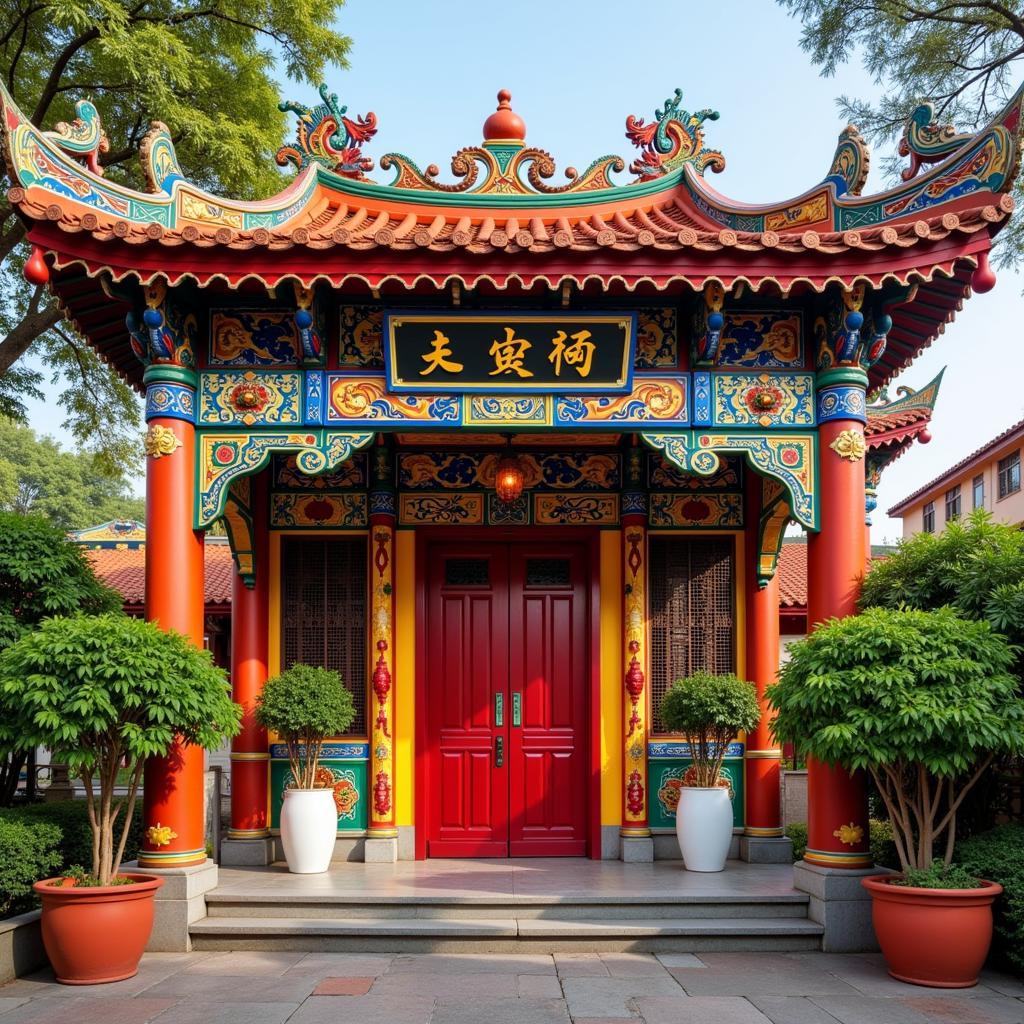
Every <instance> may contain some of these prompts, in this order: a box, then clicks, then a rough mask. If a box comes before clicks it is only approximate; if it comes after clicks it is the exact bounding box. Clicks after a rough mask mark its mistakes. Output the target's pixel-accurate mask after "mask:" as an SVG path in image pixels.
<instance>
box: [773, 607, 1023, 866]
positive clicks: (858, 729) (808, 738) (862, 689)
mask: <svg viewBox="0 0 1024 1024" xmlns="http://www.w3.org/2000/svg"><path fill="white" fill-rule="evenodd" d="M789 653H790V660H789V661H788V662H787V663H786V664H785V665H784V666H783V667H782V669H781V671H780V673H779V682H778V683H776V684H775V685H774V686H771V687H769V688H768V699H769V701H770V702H771V704H772V706H773V707H774V708H775V709H776V711H777V716H776V718H775V720H774V723H773V725H772V731H773V733H774V734H775V736H776V737H777V738H778V739H780V740H782V741H784V742H790V743H793V744H794V745H795V746H796V748H797V751H798V753H800V754H803V755H805V756H807V757H814V758H817V759H818V760H819V761H823V762H825V763H827V764H841V765H842V766H843V767H845V768H848V769H850V770H851V771H853V770H856V769H865V770H867V771H868V772H869V773H870V775H871V777H872V779H873V780H874V783H875V785H876V787H877V788H878V792H879V793H880V794H881V797H882V799H883V801H884V803H885V807H886V810H887V811H888V813H889V819H890V821H891V822H892V825H893V840H894V842H895V844H896V850H897V853H898V855H899V858H900V864H901V865H902V867H903V869H904V870H905V871H909V870H910V869H913V868H929V867H930V866H931V865H932V862H933V860H934V851H935V846H936V844H938V843H939V842H940V840H941V839H942V838H943V837H945V853H944V857H943V859H944V862H945V864H946V865H947V866H948V865H949V863H950V861H951V859H952V856H953V845H954V842H955V841H956V824H957V812H958V810H959V808H960V806H961V804H962V803H963V801H964V799H965V797H966V796H967V794H968V793H969V792H970V790H971V788H972V787H973V786H974V785H975V783H976V782H977V781H978V779H979V778H980V777H981V775H982V773H983V772H984V770H985V769H986V768H987V767H988V765H989V764H991V762H992V760H993V758H994V757H995V756H997V755H999V754H1002V753H1020V752H1021V751H1022V750H1024V700H1022V699H1021V698H1020V697H1019V696H1018V694H1017V680H1016V678H1015V676H1014V675H1013V674H1012V673H1011V671H1010V670H1011V669H1012V667H1013V662H1014V652H1013V651H1012V649H1011V648H1010V646H1009V644H1007V642H1006V640H1005V639H1004V638H1003V637H1002V636H1000V635H999V634H998V633H996V632H995V631H994V630H993V629H992V627H991V626H989V624H988V623H987V622H971V621H969V620H966V619H964V618H962V617H961V616H959V615H958V614H957V613H956V612H955V611H953V609H951V608H942V609H939V610H938V611H916V610H903V611H892V610H890V609H887V608H869V609H867V610H866V611H863V612H861V613H860V614H859V615H853V616H850V617H849V618H845V619H831V620H830V621H828V622H826V623H824V624H823V625H820V626H818V628H817V629H816V630H815V631H814V632H813V633H811V634H810V636H808V637H807V638H806V639H805V640H802V641H800V642H799V643H796V644H793V645H792V646H791V647H790V649H789Z"/></svg>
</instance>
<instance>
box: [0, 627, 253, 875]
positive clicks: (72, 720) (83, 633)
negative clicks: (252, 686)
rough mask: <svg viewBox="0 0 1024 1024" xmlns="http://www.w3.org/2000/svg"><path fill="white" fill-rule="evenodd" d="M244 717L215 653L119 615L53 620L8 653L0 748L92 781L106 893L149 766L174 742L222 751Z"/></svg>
mask: <svg viewBox="0 0 1024 1024" xmlns="http://www.w3.org/2000/svg"><path fill="white" fill-rule="evenodd" d="M240 719H241V709H240V708H239V706H238V705H237V704H235V703H234V702H233V701H232V700H231V698H230V696H229V694H228V683H227V676H226V674H225V673H224V671H223V670H222V669H219V668H217V667H216V666H215V665H214V664H213V659H212V658H211V657H210V653H209V651H201V650H199V649H198V648H196V647H195V646H193V645H192V643H191V642H190V641H189V640H188V639H187V638H185V637H183V636H181V635H180V634H177V633H165V632H164V631H163V630H161V629H160V628H159V627H158V626H156V625H155V624H154V623H152V622H143V621H142V620H141V619H133V618H129V617H128V616H127V615H122V614H121V613H119V612H117V613H108V614H105V615H76V616H72V617H70V618H53V619H47V620H46V621H45V622H43V623H42V625H40V626H39V627H38V628H37V629H36V630H34V631H33V632H31V633H28V634H26V635H25V636H23V637H22V638H21V639H20V640H18V641H17V642H16V643H14V644H12V645H11V646H10V647H8V648H6V650H4V651H2V652H0V743H2V742H7V743H11V742H14V741H18V742H27V743H28V744H30V745H32V746H37V745H42V746H48V747H50V748H51V749H52V750H54V751H56V752H57V754H58V755H59V756H60V757H61V758H62V760H64V761H65V762H66V763H67V765H68V767H69V768H70V769H71V771H72V772H73V773H75V774H76V775H78V776H79V777H80V778H81V779H82V781H83V782H84V783H85V792H86V801H87V804H88V808H89V824H90V825H91V828H92V876H93V878H95V879H96V880H97V881H98V882H99V883H100V884H101V885H107V884H109V883H110V882H111V880H112V879H115V878H116V877H117V873H118V871H119V869H120V867H121V859H122V856H123V854H124V849H125V844H126V843H127V841H128V836H129V834H130V832H131V819H132V813H133V811H134V809H135V799H136V795H137V793H138V788H139V781H140V779H141V778H142V768H143V764H144V763H145V760H146V758H148V757H162V756H166V754H167V753H168V752H169V751H170V749H171V747H172V746H173V744H174V742H175V739H176V738H181V739H183V740H184V741H185V742H186V743H192V744H196V745H198V746H201V747H204V748H206V749H207V750H214V749H216V748H217V747H219V746H220V745H221V743H222V742H223V741H224V740H225V739H226V738H230V737H231V736H234V735H236V734H237V733H238V730H239V728H240ZM122 765H124V766H125V767H126V768H127V770H128V772H129V776H130V782H129V784H128V792H127V794H125V795H124V796H121V797H119V798H118V797H115V795H114V787H115V785H116V783H117V775H118V770H119V769H120V768H121V767H122ZM97 787H98V791H97ZM118 819H120V826H118Z"/></svg>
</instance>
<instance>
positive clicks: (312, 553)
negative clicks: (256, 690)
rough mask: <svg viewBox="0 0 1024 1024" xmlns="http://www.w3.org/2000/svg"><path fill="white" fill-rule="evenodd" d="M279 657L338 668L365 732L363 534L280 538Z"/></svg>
mask: <svg viewBox="0 0 1024 1024" xmlns="http://www.w3.org/2000/svg"><path fill="white" fill-rule="evenodd" d="M281 576H282V580H281V605H282V607H281V655H282V657H281V660H282V662H283V665H282V667H283V668H290V667H291V666H292V665H294V664H296V663H300V662H301V663H302V664H303V665H314V666H323V667H324V668H329V669H331V670H333V671H335V672H339V673H340V674H341V678H342V682H344V684H345V687H346V689H348V690H349V691H351V693H352V702H353V704H355V707H356V717H355V719H354V720H353V722H352V726H351V729H350V732H351V734H352V735H354V736H357V735H365V734H366V658H367V655H366V538H365V537H364V536H351V537H331V538H329V539H320V538H315V539H314V538H307V537H285V538H283V539H282V541H281Z"/></svg>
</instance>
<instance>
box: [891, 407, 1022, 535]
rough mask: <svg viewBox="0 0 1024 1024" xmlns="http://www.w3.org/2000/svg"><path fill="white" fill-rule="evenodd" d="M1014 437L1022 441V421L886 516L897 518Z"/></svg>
mask: <svg viewBox="0 0 1024 1024" xmlns="http://www.w3.org/2000/svg"><path fill="white" fill-rule="evenodd" d="M1015 435H1019V436H1020V437H1021V438H1022V439H1024V420H1018V421H1017V422H1016V423H1014V424H1013V426H1012V427H1007V428H1006V430H1004V431H1003V432H1002V433H1001V434H997V435H996V436H995V437H993V438H992V440H991V441H986V442H985V444H983V445H982V446H981V447H980V448H978V449H976V450H975V451H973V452H971V454H970V455H968V456H966V457H965V458H963V459H961V460H960V461H959V462H957V463H954V464H953V465H952V466H950V467H949V469H947V470H944V471H943V472H942V473H940V474H939V475H938V476H937V477H935V478H934V479H932V480H929V481H928V483H926V484H925V485H924V486H923V487H918V489H917V490H916V491H914V492H913V493H912V494H908V495H907V497H905V498H904V499H903V500H902V501H898V502H897V503H896V504H895V505H893V506H892V508H890V509H889V513H888V514H889V515H890V516H896V517H899V516H900V515H902V513H903V512H905V511H906V509H907V506H908V505H910V504H911V503H912V502H914V501H916V500H917V499H918V498H920V497H922V496H923V495H925V494H927V493H928V492H929V491H930V490H932V489H933V488H935V487H938V486H939V485H940V484H942V483H943V482H945V481H946V480H948V479H950V478H951V477H954V476H956V475H958V474H959V473H962V472H963V471H964V470H965V469H967V468H968V467H969V466H970V465H971V464H972V463H976V462H979V461H980V460H981V459H983V458H984V457H985V456H987V455H990V454H991V453H992V452H993V451H995V449H997V448H998V447H999V446H1000V445H1003V444H1005V443H1006V442H1007V441H1011V440H1012V439H1013V438H1014V436H1015Z"/></svg>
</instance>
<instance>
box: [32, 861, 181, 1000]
mask: <svg viewBox="0 0 1024 1024" xmlns="http://www.w3.org/2000/svg"><path fill="white" fill-rule="evenodd" d="M121 877H122V878H130V879H132V884H131V885H99V886H95V887H89V886H81V887H79V886H76V885H73V884H68V882H67V880H66V879H62V878H48V879H46V880H45V881H42V882H36V884H35V885H34V886H32V888H33V889H35V891H36V892H37V893H38V894H39V897H40V898H41V899H42V901H43V919H42V930H43V945H44V946H45V947H46V955H47V956H48V957H49V958H50V963H51V964H52V965H53V970H54V973H55V974H56V975H57V980H58V981H59V982H61V983H62V984H64V985H101V984H103V983H104V982H107V981H123V980H124V979H125V978H130V977H132V976H133V975H134V974H135V973H136V972H137V971H138V969H139V960H140V959H141V958H142V953H143V951H144V950H145V948H146V943H147V942H148V941H149V935H150V932H152V931H153V897H154V896H155V895H156V891H157V889H159V888H160V886H161V885H163V884H164V880H163V879H162V878H157V877H156V876H155V875H139V874H124V875H122V876H121Z"/></svg>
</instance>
